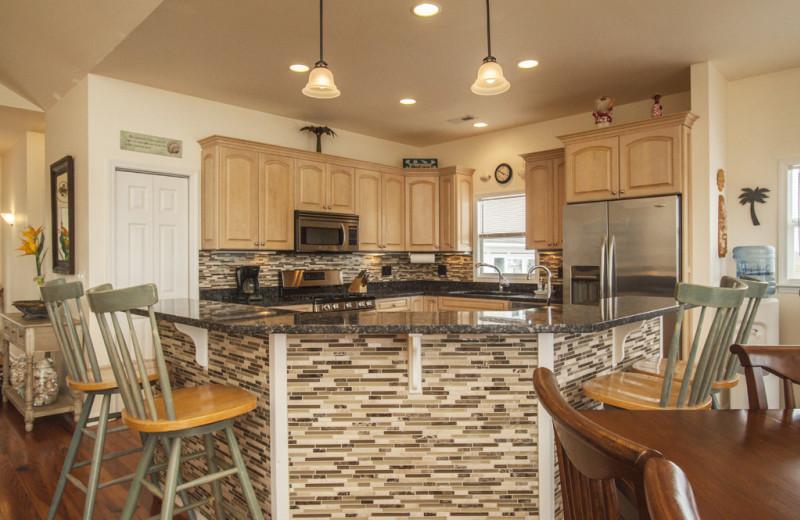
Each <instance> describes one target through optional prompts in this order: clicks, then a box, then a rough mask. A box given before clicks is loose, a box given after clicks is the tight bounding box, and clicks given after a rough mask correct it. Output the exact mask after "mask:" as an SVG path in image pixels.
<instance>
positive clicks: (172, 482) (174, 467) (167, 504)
mask: <svg viewBox="0 0 800 520" xmlns="http://www.w3.org/2000/svg"><path fill="white" fill-rule="evenodd" d="M182 440H183V439H181V438H180V437H175V438H174V439H172V446H171V448H172V453H170V454H169V464H168V465H167V476H166V478H165V479H164V500H163V501H162V502H161V518H162V519H164V518H172V515H173V511H174V510H175V489H176V488H177V487H178V476H179V475H180V470H181V441H182Z"/></svg>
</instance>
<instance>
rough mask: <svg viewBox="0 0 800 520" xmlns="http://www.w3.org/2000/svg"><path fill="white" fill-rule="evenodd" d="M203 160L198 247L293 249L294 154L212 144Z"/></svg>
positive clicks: (204, 154) (206, 146)
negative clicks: (199, 245)
mask: <svg viewBox="0 0 800 520" xmlns="http://www.w3.org/2000/svg"><path fill="white" fill-rule="evenodd" d="M202 165H203V168H202V208H203V209H202V215H203V222H202V243H203V245H202V247H203V249H245V250H258V249H269V250H276V249H292V248H294V219H293V211H294V207H293V204H292V199H291V198H289V199H288V200H287V193H289V194H291V193H292V191H293V189H294V159H292V158H291V157H281V156H277V155H270V154H259V153H258V152H255V151H252V150H246V149H236V148H232V147H228V146H220V145H217V144H213V143H211V144H207V145H204V146H203V151H202Z"/></svg>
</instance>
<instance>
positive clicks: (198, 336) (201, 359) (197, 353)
mask: <svg viewBox="0 0 800 520" xmlns="http://www.w3.org/2000/svg"><path fill="white" fill-rule="evenodd" d="M174 325H175V328H176V329H178V331H180V332H183V333H184V334H186V335H187V336H189V337H190V338H192V342H193V343H194V359H195V361H197V364H198V365H200V366H201V367H203V370H208V329H203V328H201V327H193V326H192V325H185V324H183V323H175V324H174Z"/></svg>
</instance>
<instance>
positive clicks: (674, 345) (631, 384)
mask: <svg viewBox="0 0 800 520" xmlns="http://www.w3.org/2000/svg"><path fill="white" fill-rule="evenodd" d="M726 283H728V282H726ZM729 283H730V285H731V287H707V286H704V285H696V284H689V283H679V284H678V285H677V287H676V288H675V299H676V300H677V301H678V303H679V304H680V305H679V307H678V317H677V320H676V322H675V332H674V334H673V335H672V342H671V344H670V348H669V356H668V358H667V366H666V368H665V370H664V376H663V377H657V376H653V375H648V374H637V373H634V372H614V373H612V374H607V375H603V376H599V377H596V378H595V379H593V380H591V381H589V382H588V383H586V384H585V385H584V386H583V393H584V395H586V396H587V397H589V398H591V399H594V400H596V401H600V402H602V403H604V404H606V405H610V406H613V407H617V408H625V409H629V410H655V409H662V408H691V409H705V408H710V407H711V402H712V398H711V390H712V384H713V382H714V381H715V379H716V377H717V373H718V372H719V371H720V368H721V367H722V364H723V361H724V360H725V359H726V358H725V354H726V353H727V349H728V345H730V344H731V338H733V333H734V330H735V327H736V316H737V313H738V310H739V307H740V306H741V305H742V302H743V301H744V295H745V293H746V291H747V286H746V285H745V284H744V283H742V282H740V281H738V280H736V279H735V278H734V279H731V280H730V282H729ZM687 305H692V306H695V307H700V308H701V311H700V317H699V319H698V320H697V326H696V328H695V331H694V334H693V339H692V346H691V349H690V350H689V355H688V356H687V359H686V369H685V371H686V372H685V373H686V374H689V377H686V376H684V378H683V380H682V381H680V382H679V383H678V382H676V381H675V380H674V374H675V365H676V362H677V359H678V351H679V350H680V339H681V333H682V330H683V323H684V315H685V313H686V311H687V308H686V307H687ZM710 309H713V310H714V311H715V312H714V318H713V321H712V322H711V326H710V328H709V330H708V333H707V334H706V336H705V340H704V341H703V340H702V339H703V335H704V325H705V321H706V315H707V314H708V311H709V310H710ZM701 343H702V349H701Z"/></svg>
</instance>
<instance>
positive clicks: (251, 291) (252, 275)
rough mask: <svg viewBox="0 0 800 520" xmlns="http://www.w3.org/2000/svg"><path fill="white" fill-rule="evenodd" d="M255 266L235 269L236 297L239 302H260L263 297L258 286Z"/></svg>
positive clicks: (257, 267)
mask: <svg viewBox="0 0 800 520" xmlns="http://www.w3.org/2000/svg"><path fill="white" fill-rule="evenodd" d="M260 269H261V268H260V267H259V266H257V265H244V266H241V267H237V268H236V296H237V297H238V298H239V299H240V300H247V301H260V300H263V299H264V297H263V296H262V295H261V290H260V287H259V285H258V272H259V270H260Z"/></svg>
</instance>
